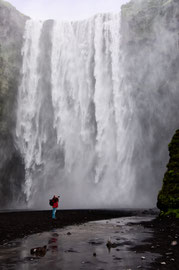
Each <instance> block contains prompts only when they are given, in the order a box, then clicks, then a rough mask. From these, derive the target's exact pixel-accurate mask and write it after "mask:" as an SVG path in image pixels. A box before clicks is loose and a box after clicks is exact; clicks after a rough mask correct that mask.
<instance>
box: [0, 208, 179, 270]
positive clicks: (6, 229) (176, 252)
mask: <svg viewBox="0 0 179 270" xmlns="http://www.w3.org/2000/svg"><path fill="white" fill-rule="evenodd" d="M141 214H142V215H151V214H156V213H155V211H144V210H141V211H139V210H59V211H57V220H55V221H53V220H52V219H51V211H26V212H11V213H0V244H4V243H6V242H8V241H10V240H13V239H16V238H21V237H24V236H27V235H29V234H34V233H39V232H44V231H50V230H52V229H54V228H62V227H64V226H67V225H73V224H80V223H85V222H87V221H92V220H102V219H111V218H117V217H125V216H133V215H136V216H139V215H140V216H141ZM140 224H141V225H142V226H144V227H148V228H151V229H152V230H153V231H154V234H153V237H152V238H151V239H150V241H149V240H147V243H143V244H142V245H140V246H135V247H134V248H132V249H133V250H134V251H135V252H151V253H159V254H161V257H160V258H159V259H157V260H156V261H155V262H154V263H153V264H152V265H151V267H150V269H152V270H158V269H159V270H160V269H161V270H169V269H170V270H179V220H176V219H171V218H166V219H165V220H163V219H160V218H156V219H154V220H153V221H152V222H142V223H140ZM131 226H133V224H131ZM172 244H174V245H172ZM146 254H147V253H146Z"/></svg>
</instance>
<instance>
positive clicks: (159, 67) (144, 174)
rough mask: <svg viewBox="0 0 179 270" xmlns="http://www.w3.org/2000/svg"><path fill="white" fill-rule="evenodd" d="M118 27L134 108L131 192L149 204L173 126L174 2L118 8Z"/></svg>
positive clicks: (177, 49)
mask: <svg viewBox="0 0 179 270" xmlns="http://www.w3.org/2000/svg"><path fill="white" fill-rule="evenodd" d="M121 23H122V26H121V31H122V47H123V51H124V55H123V57H124V74H125V79H126V80H127V84H128V89H127V91H129V92H130V95H131V97H133V96H135V100H136V103H135V104H134V103H132V102H131V103H132V107H133V108H132V109H133V115H134V118H135V119H138V120H137V121H138V124H137V128H136V132H138V137H139V143H138V144H136V145H135V149H134V157H133V158H134V162H136V164H139V166H138V171H137V175H138V179H139V181H138V184H137V186H136V189H137V190H138V192H139V196H138V197H141V198H142V197H143V196H144V194H147V193H148V192H150V193H151V194H153V195H152V196H151V200H153V202H155V201H156V198H157V193H158V191H157V190H159V189H160V186H161V181H162V178H163V172H164V170H165V166H166V163H167V159H168V152H167V145H168V142H169V140H170V138H171V136H172V134H173V133H174V131H175V130H176V129H177V128H178V126H179V117H178V104H179V92H178V89H179V80H178V78H179V35H178V33H179V32H178V29H179V2H178V0H169V1H168V0H141V1H139V0H138V1H137V0H136V1H135V0H133V1H131V2H130V3H129V4H127V5H124V6H123V7H122V22H121ZM131 99H132V98H131ZM141 112H142V113H141Z"/></svg>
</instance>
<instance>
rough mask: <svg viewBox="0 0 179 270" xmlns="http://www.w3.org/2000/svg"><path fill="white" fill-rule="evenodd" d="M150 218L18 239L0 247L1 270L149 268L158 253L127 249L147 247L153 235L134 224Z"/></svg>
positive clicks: (105, 222)
mask: <svg viewBox="0 0 179 270" xmlns="http://www.w3.org/2000/svg"><path fill="white" fill-rule="evenodd" d="M151 219H152V218H150V217H142V218H140V217H129V218H126V217H125V218H118V219H111V220H105V221H97V222H89V223H86V224H82V225H79V226H70V227H66V228H64V229H58V230H54V231H51V232H44V233H41V234H35V235H31V236H29V237H27V238H24V239H18V240H16V241H12V242H9V243H8V244H6V245H3V246H0V265H1V266H0V269H1V270H6V269H10V270H39V269H43V270H50V269H52V270H56V269H58V270H60V269H62V270H71V269H73V270H77V269H78V270H79V269H88V270H94V269H97V270H103V269H104V270H109V269H111V270H116V269H123V270H129V269H149V268H148V266H149V264H150V262H152V261H153V260H154V259H155V258H156V256H159V254H154V253H152V254H150V253H147V254H146V253H145V254H144V253H136V252H134V251H131V250H130V249H131V248H132V247H134V246H135V245H137V244H142V242H143V241H145V244H146V241H147V239H149V238H150V236H151V234H152V231H151V230H149V229H144V228H143V227H142V226H141V225H139V224H134V223H138V222H140V221H144V220H151ZM131 223H132V224H131ZM45 246H46V247H45Z"/></svg>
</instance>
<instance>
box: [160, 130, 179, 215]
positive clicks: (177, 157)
mask: <svg viewBox="0 0 179 270" xmlns="http://www.w3.org/2000/svg"><path fill="white" fill-rule="evenodd" d="M169 155H170V159H169V163H168V165H167V168H168V170H167V171H166V173H165V175H164V179H163V186H162V189H161V191H160V192H159V194H158V202H157V207H158V208H159V209H160V210H161V214H160V215H161V216H167V215H169V214H171V215H173V216H176V217H178V216H179V212H178V211H179V210H178V209H179V130H177V131H176V133H175V135H174V136H173V138H172V140H171V143H170V144H169Z"/></svg>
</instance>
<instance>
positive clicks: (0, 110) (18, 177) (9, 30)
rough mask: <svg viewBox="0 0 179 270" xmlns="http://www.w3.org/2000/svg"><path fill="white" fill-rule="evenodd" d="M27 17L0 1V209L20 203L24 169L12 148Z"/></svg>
mask: <svg viewBox="0 0 179 270" xmlns="http://www.w3.org/2000/svg"><path fill="white" fill-rule="evenodd" d="M26 20H27V17H25V16H24V15H22V14H21V13H20V12H18V11H17V10H16V9H15V8H14V7H13V6H11V5H10V4H9V3H7V2H5V1H2V0H0V207H1V208H2V207H3V206H5V205H6V206H7V205H8V206H9V207H12V206H13V205H11V204H10V202H13V201H17V203H18V201H19V200H20V199H22V197H23V195H22V193H21V190H22V184H23V182H24V173H25V172H24V165H23V161H22V159H21V157H20V153H19V152H18V151H17V149H16V148H15V143H14V139H13V133H14V128H15V121H16V118H15V107H16V98H17V91H18V84H19V79H20V68H21V62H22V56H21V48H22V42H23V32H24V26H25V21H26Z"/></svg>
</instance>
